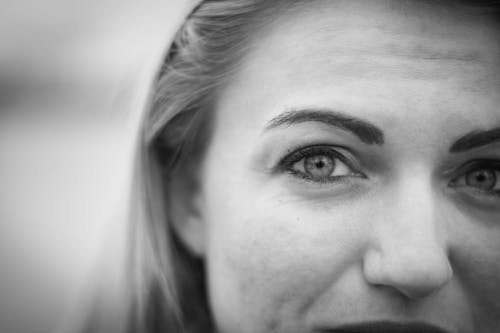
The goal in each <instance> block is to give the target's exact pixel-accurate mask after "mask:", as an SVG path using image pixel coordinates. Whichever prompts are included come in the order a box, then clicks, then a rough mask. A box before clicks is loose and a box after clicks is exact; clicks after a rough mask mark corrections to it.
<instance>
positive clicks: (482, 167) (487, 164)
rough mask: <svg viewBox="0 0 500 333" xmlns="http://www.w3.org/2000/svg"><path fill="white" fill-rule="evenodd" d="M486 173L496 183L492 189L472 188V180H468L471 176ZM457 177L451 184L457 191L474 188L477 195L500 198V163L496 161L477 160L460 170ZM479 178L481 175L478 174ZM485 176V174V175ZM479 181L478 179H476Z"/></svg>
mask: <svg viewBox="0 0 500 333" xmlns="http://www.w3.org/2000/svg"><path fill="white" fill-rule="evenodd" d="M480 171H486V172H488V175H490V176H492V177H493V178H492V180H493V182H494V184H493V187H492V188H491V189H484V188H480V187H479V186H471V184H469V182H470V179H468V178H467V176H468V175H469V176H470V175H473V173H474V172H480ZM455 174H458V175H457V176H455V177H454V178H453V179H452V180H451V182H450V186H451V187H454V188H457V189H467V188H473V189H474V191H475V192H476V193H479V194H481V195H488V196H497V197H500V161H495V160H475V161H471V162H469V163H467V164H465V165H463V166H462V167H460V168H459V169H458V171H457V172H456V173H455ZM477 175H478V176H479V174H477ZM483 176H484V174H483ZM476 180H478V179H476Z"/></svg>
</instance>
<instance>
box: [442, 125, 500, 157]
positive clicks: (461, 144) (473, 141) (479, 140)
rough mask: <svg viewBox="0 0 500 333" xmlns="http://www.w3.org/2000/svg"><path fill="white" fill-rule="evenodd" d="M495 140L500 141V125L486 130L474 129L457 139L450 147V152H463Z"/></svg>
mask: <svg viewBox="0 0 500 333" xmlns="http://www.w3.org/2000/svg"><path fill="white" fill-rule="evenodd" d="M495 142H500V127H497V128H493V129H491V130H486V131H473V132H470V133H468V134H466V135H464V136H463V137H461V138H459V139H458V140H457V141H455V143H454V144H453V145H452V146H451V148H450V153H462V152H465V151H468V150H471V149H475V148H479V147H483V146H486V145H489V144H492V143H495Z"/></svg>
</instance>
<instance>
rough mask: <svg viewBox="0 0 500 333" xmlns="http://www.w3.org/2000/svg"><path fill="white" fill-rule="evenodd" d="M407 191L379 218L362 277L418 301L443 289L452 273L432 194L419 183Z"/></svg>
mask: <svg viewBox="0 0 500 333" xmlns="http://www.w3.org/2000/svg"><path fill="white" fill-rule="evenodd" d="M405 188H406V189H405V190H404V191H396V193H393V195H392V196H391V197H392V200H391V201H392V202H391V205H390V206H389V205H387V206H386V207H387V208H383V209H382V212H381V213H380V214H377V215H378V216H379V217H378V218H377V219H376V220H375V222H374V224H373V226H374V230H373V235H372V241H371V244H370V246H369V248H368V249H367V250H366V253H365V255H364V261H363V272H364V275H365V279H366V280H367V282H368V283H370V284H372V285H376V286H379V287H380V286H383V287H387V288H391V289H395V290H397V291H398V292H399V293H401V294H402V295H404V296H405V297H407V298H410V299H420V298H424V297H426V296H428V295H430V294H433V293H434V292H436V291H437V290H439V289H441V288H442V287H443V286H444V285H446V284H447V282H449V281H450V279H451V277H452V268H451V264H450V261H449V257H448V254H447V248H446V245H445V241H444V240H443V238H444V237H442V236H443V235H442V233H443V232H440V229H443V228H440V227H441V226H440V223H439V218H438V214H437V210H436V208H435V207H436V203H437V201H436V198H435V197H434V196H433V195H432V190H431V189H429V188H428V187H427V186H425V185H423V184H422V183H420V184H419V183H418V182H413V183H412V184H407V186H406V187H405Z"/></svg>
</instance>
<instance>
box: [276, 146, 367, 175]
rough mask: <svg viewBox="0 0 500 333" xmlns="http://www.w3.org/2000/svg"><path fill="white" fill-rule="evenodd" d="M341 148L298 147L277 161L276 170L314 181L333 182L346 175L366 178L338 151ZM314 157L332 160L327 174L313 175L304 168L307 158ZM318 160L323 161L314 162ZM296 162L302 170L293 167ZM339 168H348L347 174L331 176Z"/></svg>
mask: <svg viewBox="0 0 500 333" xmlns="http://www.w3.org/2000/svg"><path fill="white" fill-rule="evenodd" d="M341 149H342V148H340V147H336V148H334V147H332V146H325V145H316V146H309V147H305V148H300V149H298V150H295V151H294V152H292V153H290V154H288V155H287V156H285V157H284V158H283V159H282V160H281V161H280V162H279V163H278V170H279V171H283V172H288V173H289V174H292V175H293V176H295V177H298V178H301V179H304V180H306V181H310V182H314V183H334V182H338V181H341V180H343V179H345V178H347V177H356V178H366V176H365V175H364V174H363V173H361V172H360V171H359V170H358V168H356V167H354V166H353V164H354V163H353V162H352V161H350V160H349V158H348V157H346V155H345V154H343V153H341V152H340V151H339V150H341ZM314 157H317V158H319V157H326V158H328V159H330V160H331V161H332V162H333V163H332V166H331V167H332V170H331V171H330V173H329V175H327V176H322V177H315V176H314V175H312V174H310V173H308V172H307V170H305V168H306V161H307V159H308V158H314ZM318 162H319V163H323V162H325V161H324V160H323V161H321V160H318V161H316V163H318ZM297 164H301V165H302V166H303V169H304V171H302V170H297V168H295V167H296V166H297ZM299 166H300V165H299ZM339 168H343V169H346V170H348V174H345V175H335V176H331V174H333V173H335V171H336V170H338V169H339Z"/></svg>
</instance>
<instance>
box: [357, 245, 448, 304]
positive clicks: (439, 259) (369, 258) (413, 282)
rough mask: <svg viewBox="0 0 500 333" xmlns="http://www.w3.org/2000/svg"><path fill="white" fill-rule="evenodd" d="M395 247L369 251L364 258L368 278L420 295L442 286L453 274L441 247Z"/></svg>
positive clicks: (423, 295)
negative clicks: (389, 249)
mask: <svg viewBox="0 0 500 333" xmlns="http://www.w3.org/2000/svg"><path fill="white" fill-rule="evenodd" d="M393 250H394V251H392V252H388V251H385V252H384V251H369V252H368V253H367V254H366V256H365V259H364V267H363V269H364V274H365V278H366V279H367V281H368V282H369V283H370V284H372V285H376V286H385V287H389V288H392V289H395V290H397V291H398V292H399V293H401V294H403V295H404V296H405V297H407V298H410V299H420V298H424V297H426V296H429V295H431V294H433V293H434V292H436V291H437V290H439V289H441V288H442V287H443V286H444V285H445V284H447V282H448V281H449V280H450V279H451V277H452V275H453V274H452V268H451V265H450V263H449V260H448V257H447V256H446V254H445V253H444V251H442V250H440V249H438V248H425V249H422V248H416V247H401V248H397V249H393Z"/></svg>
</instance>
